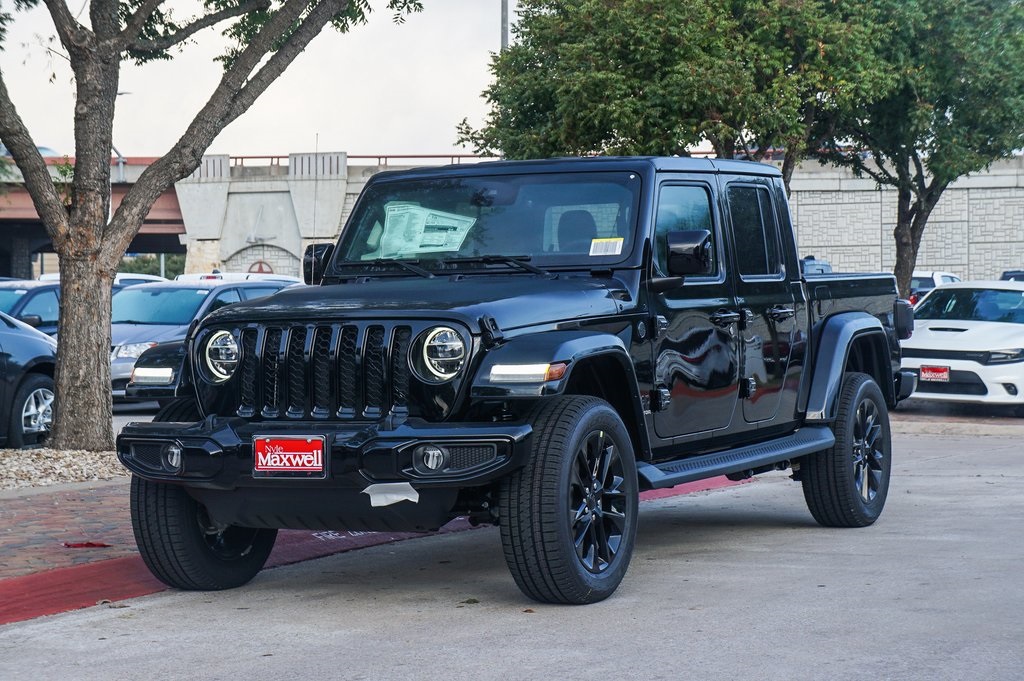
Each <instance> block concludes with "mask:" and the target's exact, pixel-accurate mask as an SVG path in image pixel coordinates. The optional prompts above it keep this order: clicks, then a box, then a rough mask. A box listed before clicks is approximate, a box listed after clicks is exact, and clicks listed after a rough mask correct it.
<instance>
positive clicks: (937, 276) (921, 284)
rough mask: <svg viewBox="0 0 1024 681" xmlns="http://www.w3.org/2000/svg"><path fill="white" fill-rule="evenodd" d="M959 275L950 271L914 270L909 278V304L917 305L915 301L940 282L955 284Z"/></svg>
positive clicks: (958, 279)
mask: <svg viewBox="0 0 1024 681" xmlns="http://www.w3.org/2000/svg"><path fill="white" fill-rule="evenodd" d="M958 281H960V277H958V276H956V275H955V274H952V273H950V272H927V271H924V270H914V274H913V275H911V278H910V304H911V305H917V301H919V300H921V299H922V298H924V296H925V294H926V293H928V292H929V291H931V290H932V289H933V288H935V287H936V286H941V285H942V284H955V283H956V282H958Z"/></svg>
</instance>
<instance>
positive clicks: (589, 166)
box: [371, 156, 782, 181]
mask: <svg viewBox="0 0 1024 681" xmlns="http://www.w3.org/2000/svg"><path fill="white" fill-rule="evenodd" d="M652 168H653V170H655V171H657V172H698V173H736V174H743V175H761V176H771V177H781V176H782V171H780V170H779V169H778V168H776V167H775V166H773V165H768V164H766V163H755V162H753V161H734V160H731V159H718V158H693V157H688V156H582V157H581V156H567V157H561V158H548V159H535V160H526V161H484V162H481V163H461V164H456V165H447V166H436V167H429V166H427V167H420V168H412V169H409V170H390V171H385V172H381V173H377V174H376V175H374V176H373V178H371V179H372V180H374V181H386V180H392V179H401V178H404V177H424V178H426V177H431V176H437V175H464V176H472V175H505V174H513V173H530V172H534V173H544V172H549V173H550V172H581V171H592V170H627V171H628V170H632V171H634V172H643V171H645V170H648V169H652Z"/></svg>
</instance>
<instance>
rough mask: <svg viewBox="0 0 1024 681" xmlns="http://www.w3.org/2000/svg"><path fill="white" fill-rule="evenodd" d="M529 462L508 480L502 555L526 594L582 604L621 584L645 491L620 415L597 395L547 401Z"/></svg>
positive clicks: (535, 421)
mask: <svg viewBox="0 0 1024 681" xmlns="http://www.w3.org/2000/svg"><path fill="white" fill-rule="evenodd" d="M530 421H531V423H532V425H533V447H532V452H531V455H530V459H529V461H528V462H527V463H526V465H525V466H524V467H523V468H522V469H521V470H519V471H517V472H516V473H514V474H513V475H511V476H509V477H508V478H507V479H506V480H505V481H504V482H503V485H502V493H501V508H500V513H501V540H502V545H503V547H504V551H505V561H506V563H507V564H508V568H509V571H510V572H511V573H512V577H513V578H514V579H515V581H516V584H517V585H518V586H519V588H520V589H521V590H522V591H523V593H524V594H526V595H527V596H529V597H530V598H532V599H534V600H537V601H540V602H543V603H565V604H573V605H581V604H586V603H595V602H597V601H601V600H604V599H605V598H607V597H608V596H610V595H612V593H614V591H615V589H616V588H617V587H618V586H619V583H620V582H621V581H622V578H623V577H624V576H625V574H626V569H627V568H628V567H629V561H630V557H631V556H632V554H633V545H634V543H635V540H636V527H637V513H638V510H639V508H638V504H639V497H638V492H637V489H638V487H637V474H636V462H635V460H634V455H633V446H632V443H631V442H630V439H629V434H628V433H627V432H626V428H625V426H624V425H623V423H622V419H621V418H619V415H618V414H617V413H616V412H615V410H614V409H612V407H611V406H610V405H609V404H608V403H607V402H605V401H603V400H600V399H598V398H596V397H581V396H566V397H559V398H553V399H548V400H545V401H544V402H543V403H542V404H541V405H540V406H539V408H538V409H537V410H535V411H534V413H533V415H532V416H531V418H530Z"/></svg>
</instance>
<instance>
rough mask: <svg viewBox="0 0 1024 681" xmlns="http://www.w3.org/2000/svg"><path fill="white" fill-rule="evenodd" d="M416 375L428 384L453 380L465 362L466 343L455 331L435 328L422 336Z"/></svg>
mask: <svg viewBox="0 0 1024 681" xmlns="http://www.w3.org/2000/svg"><path fill="white" fill-rule="evenodd" d="M422 339H423V341H422V343H419V344H418V345H419V352H418V354H419V357H418V358H416V359H417V360H418V361H414V362H413V367H414V368H415V369H416V375H417V376H419V377H420V378H421V379H423V380H424V381H427V382H428V383H443V382H445V381H450V380H452V379H453V378H455V377H456V376H457V375H458V373H459V371H461V370H462V365H463V364H464V363H465V361H466V342H465V341H464V340H462V336H460V335H459V332H458V331H456V330H455V329H452V328H450V327H447V326H436V327H434V328H432V329H430V330H428V331H427V332H426V333H425V334H424V335H423V336H422ZM414 352H415V351H414Z"/></svg>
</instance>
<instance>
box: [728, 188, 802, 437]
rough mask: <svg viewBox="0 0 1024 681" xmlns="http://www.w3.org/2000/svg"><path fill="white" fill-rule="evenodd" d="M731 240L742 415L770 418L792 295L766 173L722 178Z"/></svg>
mask: <svg viewBox="0 0 1024 681" xmlns="http://www.w3.org/2000/svg"><path fill="white" fill-rule="evenodd" d="M723 180H724V186H725V198H726V202H727V204H728V214H729V225H730V228H731V230H732V242H733V244H735V247H734V248H733V249H732V251H733V262H734V267H735V271H736V283H735V287H736V304H737V306H738V308H739V311H740V313H741V315H743V321H742V323H741V339H740V343H741V346H742V347H741V351H740V372H741V376H740V381H739V382H740V395H741V397H742V398H743V419H744V421H746V422H747V423H758V422H761V421H766V420H769V419H773V418H774V417H775V415H776V413H777V412H778V409H779V404H780V401H781V398H782V395H783V391H784V388H785V384H786V377H787V374H788V368H789V363H790V356H791V353H792V349H793V345H794V342H795V341H796V331H797V324H796V321H797V320H796V313H797V307H796V300H795V298H794V293H793V289H792V287H791V285H790V282H789V278H788V277H787V273H786V263H785V256H784V253H785V251H784V249H783V239H782V234H781V230H780V224H781V216H782V215H783V213H782V212H781V211H780V209H779V206H777V205H776V194H775V191H774V187H773V184H772V181H771V179H770V178H758V177H748V176H733V177H728V176H727V177H725V178H723Z"/></svg>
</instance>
